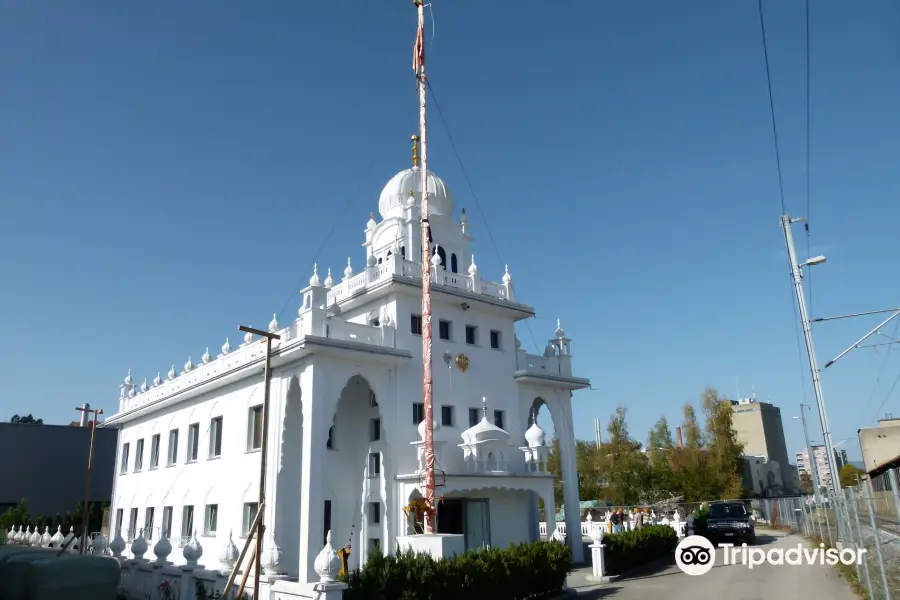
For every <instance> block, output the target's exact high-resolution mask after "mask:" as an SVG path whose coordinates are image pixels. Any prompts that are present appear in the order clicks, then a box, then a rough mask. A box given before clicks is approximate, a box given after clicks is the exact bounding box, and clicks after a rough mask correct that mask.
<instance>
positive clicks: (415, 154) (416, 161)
mask: <svg viewBox="0 0 900 600" xmlns="http://www.w3.org/2000/svg"><path fill="white" fill-rule="evenodd" d="M420 139H421V138H419V136H417V135H414V136H412V137H411V138H410V140H411V141H412V153H413V157H412V158H413V168H414V169H418V168H419V140H420Z"/></svg>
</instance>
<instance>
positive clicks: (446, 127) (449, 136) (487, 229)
mask: <svg viewBox="0 0 900 600" xmlns="http://www.w3.org/2000/svg"><path fill="white" fill-rule="evenodd" d="M426 85H427V86H428V90H429V91H430V92H431V100H432V101H433V102H434V107H435V109H436V110H437V113H438V117H439V118H440V120H441V123H443V125H444V131H445V132H446V133H447V139H449V140H450V147H451V148H453V153H454V154H455V155H456V161H457V162H458V163H459V169H460V171H462V174H463V179H465V180H466V185H467V186H468V188H469V193H470V194H471V195H472V200H474V201H475V208H477V209H478V214H480V215H481V221H482V222H483V223H484V230H485V232H486V233H487V234H488V239H489V240H490V242H491V245H492V246H493V247H494V252H495V253H496V255H497V260H499V261H500V264H501V265H505V264H506V262H505V261H504V260H503V257H502V256H501V255H500V249H499V247H498V246H497V241H496V240H495V239H494V234H493V233H491V228H490V226H489V225H488V220H487V218H486V217H485V216H484V211H483V210H482V209H481V202H479V201H478V196H477V195H476V194H475V189H474V188H473V187H472V180H471V179H469V173H468V171H466V167H465V165H464V164H463V161H462V157H461V156H460V155H459V150H458V149H457V147H456V142H455V141H454V139H453V134H452V133H451V132H450V126H449V125H448V124H447V119H446V118H445V117H444V112H443V111H442V110H441V105H440V103H439V102H438V99H437V95H436V94H435V93H434V88H433V87H432V85H431V81H430V80H426ZM524 323H525V328H526V329H527V330H528V335H529V336H530V337H531V342H532V343H533V344H534V347H535V350H537V351H538V352H540V351H541V347H540V346H539V345H538V343H537V339H536V338H535V337H534V332H533V331H531V325H530V324H529V323H528V320H527V319H526V320H525V321H524Z"/></svg>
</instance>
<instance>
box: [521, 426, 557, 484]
mask: <svg viewBox="0 0 900 600" xmlns="http://www.w3.org/2000/svg"><path fill="white" fill-rule="evenodd" d="M525 442H526V443H527V444H528V445H527V446H522V447H521V448H519V450H521V451H522V452H524V453H525V465H526V466H527V467H528V470H529V471H530V472H532V473H546V472H547V461H548V460H549V459H550V450H551V448H550V446H548V445H547V434H546V433H545V432H544V430H543V429H541V427H540V426H539V425H538V424H537V411H534V412H532V414H531V427H529V428H528V429H527V430H526V431H525Z"/></svg>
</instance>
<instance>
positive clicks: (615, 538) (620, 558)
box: [603, 525, 678, 575]
mask: <svg viewBox="0 0 900 600" xmlns="http://www.w3.org/2000/svg"><path fill="white" fill-rule="evenodd" d="M603 543H604V544H605V545H606V549H605V553H604V555H603V556H604V558H605V559H606V560H605V564H604V567H605V570H606V572H607V573H608V574H610V575H621V574H623V573H624V572H625V571H628V570H630V569H633V568H635V567H639V566H641V565H644V564H646V563H648V562H651V561H654V560H656V559H658V558H662V557H663V556H666V555H667V554H668V555H670V556H674V555H675V554H674V553H675V547H676V546H677V545H678V536H677V535H676V534H675V530H674V529H672V528H671V527H669V526H668V525H648V526H646V527H642V528H640V529H635V530H634V531H623V532H622V533H612V534H609V535H606V536H603Z"/></svg>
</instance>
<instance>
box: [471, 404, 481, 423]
mask: <svg viewBox="0 0 900 600" xmlns="http://www.w3.org/2000/svg"><path fill="white" fill-rule="evenodd" d="M480 420H481V411H480V410H478V409H477V408H470V409H469V427H475V426H476V425H478V421H480Z"/></svg>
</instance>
